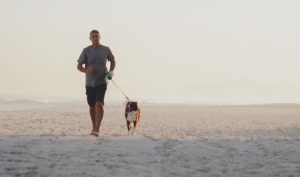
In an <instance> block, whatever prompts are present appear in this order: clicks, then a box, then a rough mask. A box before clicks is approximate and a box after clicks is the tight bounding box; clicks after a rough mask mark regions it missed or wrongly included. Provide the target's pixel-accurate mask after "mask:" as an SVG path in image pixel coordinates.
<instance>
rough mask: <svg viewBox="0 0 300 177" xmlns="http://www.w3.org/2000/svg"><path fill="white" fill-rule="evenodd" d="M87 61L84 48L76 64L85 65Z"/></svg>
mask: <svg viewBox="0 0 300 177" xmlns="http://www.w3.org/2000/svg"><path fill="white" fill-rule="evenodd" d="M86 60H87V56H86V48H84V49H83V50H82V52H81V54H80V56H79V58H78V60H77V62H78V63H80V64H85V63H86Z"/></svg>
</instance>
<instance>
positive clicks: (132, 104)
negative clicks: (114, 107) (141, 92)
mask: <svg viewBox="0 0 300 177" xmlns="http://www.w3.org/2000/svg"><path fill="white" fill-rule="evenodd" d="M130 108H131V110H133V111H136V110H137V102H131V103H130Z"/></svg>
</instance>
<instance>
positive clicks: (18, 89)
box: [0, 0, 300, 104]
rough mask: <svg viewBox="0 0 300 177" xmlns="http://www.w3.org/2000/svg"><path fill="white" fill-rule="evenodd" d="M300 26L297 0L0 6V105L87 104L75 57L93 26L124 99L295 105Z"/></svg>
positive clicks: (59, 0)
mask: <svg viewBox="0 0 300 177" xmlns="http://www.w3.org/2000/svg"><path fill="white" fill-rule="evenodd" d="M299 19H300V1H298V0H251V1H244V0H226V1H223V0H210V1H206V0H185V1H183V0H164V1H162V0H160V1H158V0H151V1H144V0H127V1H122V0H110V1H102V0H97V1H96V0H94V1H93V0H90V1H83V0H82V1H78V0H77V1H76V0H72V1H71V0H51V1H50V0H48V1H46V0H26V1H17V0H0V24H1V28H0V39H1V40H0V50H1V52H0V61H1V63H2V67H1V70H0V85H1V86H0V99H1V98H3V99H12V98H33V99H48V100H58V99H61V100H85V88H84V74H83V73H80V72H79V71H77V69H76V65H77V62H76V60H77V59H78V57H79V55H80V53H81V51H82V49H83V48H84V47H86V46H88V45H90V41H89V39H88V37H89V32H90V31H91V30H92V29H97V30H99V31H100V33H101V41H100V42H101V44H103V45H106V46H109V47H110V48H111V50H112V52H113V54H114V56H115V58H116V62H117V66H116V69H115V71H114V78H113V79H114V80H115V82H116V83H117V84H118V85H119V86H120V87H121V89H122V90H123V91H124V92H125V93H127V94H128V96H129V97H130V98H132V99H135V100H142V101H149V102H181V103H214V104H215V103H216V104H217V103H228V104H234V103H271V102H290V103H300V93H299V89H300V81H299V76H300V70H299V66H300V60H299V59H300V50H299V48H300V23H299ZM108 67H109V63H108ZM121 100H124V97H123V96H122V94H121V93H120V92H119V91H118V90H117V88H116V87H115V86H114V85H113V84H112V83H109V87H108V90H107V93H106V102H110V101H112V102H113V101H117V102H118V101H121Z"/></svg>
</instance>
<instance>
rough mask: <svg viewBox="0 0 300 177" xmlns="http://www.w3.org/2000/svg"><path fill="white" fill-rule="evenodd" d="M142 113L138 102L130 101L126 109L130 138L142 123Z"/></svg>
mask: <svg viewBox="0 0 300 177" xmlns="http://www.w3.org/2000/svg"><path fill="white" fill-rule="evenodd" d="M140 116H141V111H140V108H139V106H138V103H137V102H136V101H128V102H127V103H126V108H125V119H126V124H127V130H128V136H133V135H134V134H135V129H136V127H137V125H139V122H140Z"/></svg>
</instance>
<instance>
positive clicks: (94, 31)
mask: <svg viewBox="0 0 300 177" xmlns="http://www.w3.org/2000/svg"><path fill="white" fill-rule="evenodd" d="M92 33H97V34H99V35H100V33H99V31H97V30H92V31H91V32H90V35H91V34H92Z"/></svg>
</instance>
